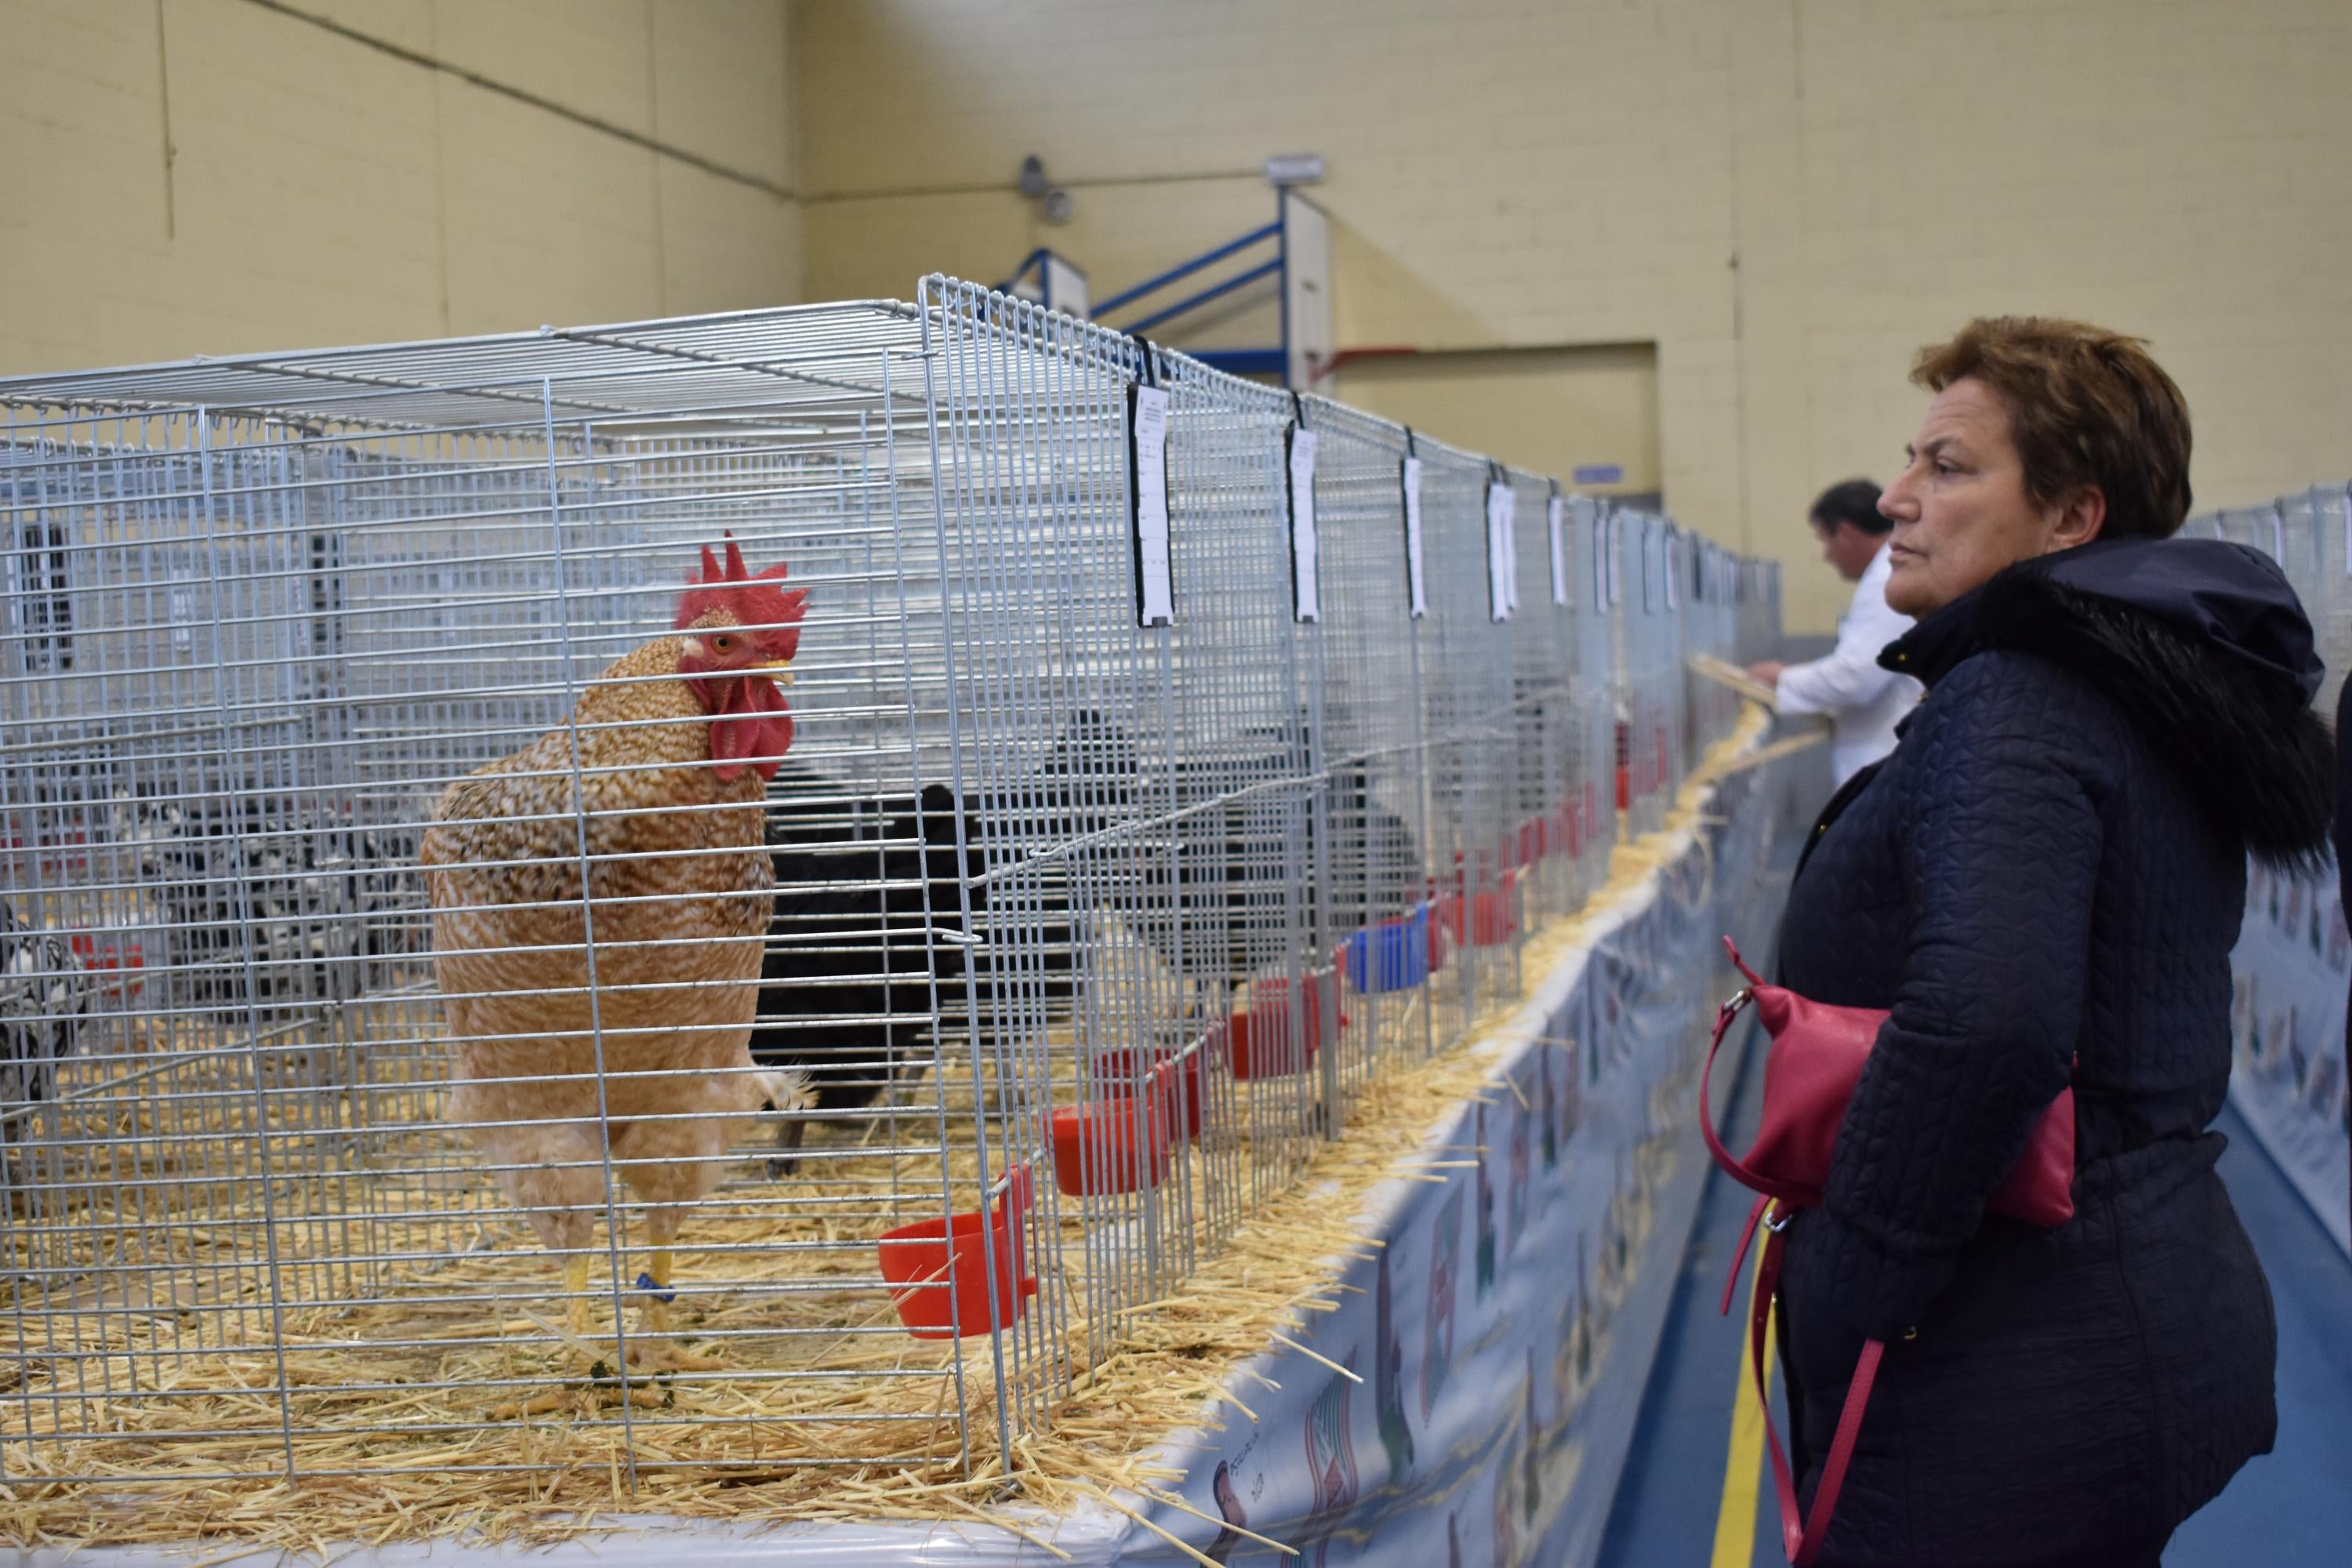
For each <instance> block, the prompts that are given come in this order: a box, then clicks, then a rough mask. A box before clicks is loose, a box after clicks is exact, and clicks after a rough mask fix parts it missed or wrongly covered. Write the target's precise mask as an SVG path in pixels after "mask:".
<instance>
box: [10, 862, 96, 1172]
mask: <svg viewBox="0 0 2352 1568" xmlns="http://www.w3.org/2000/svg"><path fill="white" fill-rule="evenodd" d="M97 989H98V987H97V984H96V983H95V981H94V980H93V979H92V977H91V975H90V973H89V970H87V969H85V968H83V967H82V963H81V961H80V960H79V959H78V958H77V957H75V956H74V952H73V948H72V945H71V944H70V943H68V942H67V941H66V940H65V938H63V937H60V936H56V935H53V934H51V933H49V932H47V931H40V930H37V928H36V927H35V926H34V925H33V923H32V922H31V921H28V920H26V918H25V917H24V916H22V915H20V914H18V913H17V912H16V910H14V909H12V908H11V907H9V905H7V904H6V903H5V902H0V1147H5V1149H6V1150H7V1151H8V1153H7V1156H6V1157H5V1159H0V1190H10V1189H14V1188H16V1186H18V1185H19V1181H18V1178H17V1175H16V1171H15V1170H14V1165H15V1160H14V1149H15V1146H16V1145H17V1144H19V1143H22V1142H25V1137H26V1131H27V1130H28V1127H29V1124H30V1121H31V1119H32V1116H33V1108H34V1107H35V1106H37V1105H38V1104H40V1103H41V1102H43V1101H44V1100H48V1099H49V1098H50V1096H51V1093H52V1091H53V1090H54V1089H55V1087H56V1083H57V1073H58V1062H59V1061H60V1060H62V1059H63V1058H67V1057H68V1056H71V1055H72V1054H73V1051H74V1047H75V1044H76V1041H77V1039H78V1037H79V1034H80V1032H81V1026H82V1023H83V1021H84V1018H85V1017H86V1016H87V1015H88V1013H89V1004H90V998H91V996H92V995H94V994H96V992H97Z"/></svg>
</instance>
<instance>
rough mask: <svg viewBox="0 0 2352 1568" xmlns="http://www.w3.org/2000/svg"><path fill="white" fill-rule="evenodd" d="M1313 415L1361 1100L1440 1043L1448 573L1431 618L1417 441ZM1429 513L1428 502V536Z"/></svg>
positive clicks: (1323, 628)
mask: <svg viewBox="0 0 2352 1568" xmlns="http://www.w3.org/2000/svg"><path fill="white" fill-rule="evenodd" d="M1299 412H1300V415H1301V416H1302V419H1303V422H1304V426H1305V428H1307V430H1309V431H1310V432H1312V433H1313V435H1314V436H1315V437H1316V447H1315V451H1314V497H1313V509H1314V515H1315V522H1316V529H1317V538H1318V567H1319V578H1320V586H1321V590H1322V592H1321V595H1320V606H1319V613H1320V615H1321V619H1320V620H1319V621H1318V622H1317V623H1316V624H1315V626H1316V629H1315V634H1314V638H1315V641H1317V642H1318V644H1319V645H1320V656H1321V659H1322V668H1323V680H1322V693H1323V708H1322V721H1321V726H1320V728H1321V731H1322V733H1323V735H1324V760H1325V764H1326V767H1327V769H1328V773H1329V775H1330V783H1329V794H1328V804H1327V807H1326V810H1327V814H1328V821H1329V825H1330V839H1329V844H1330V849H1329V853H1328V876H1329V881H1328V884H1327V885H1328V888H1329V889H1330V899H1329V908H1330V920H1329V925H1330V933H1329V934H1330V940H1331V942H1332V943H1333V952H1334V955H1335V957H1336V959H1337V962H1338V964H1339V970H1340V972H1341V973H1342V974H1343V975H1344V977H1345V987H1344V994H1345V1000H1344V1002H1343V1005H1342V1006H1341V1008H1340V1010H1339V1011H1340V1016H1342V1017H1343V1018H1346V1019H1347V1020H1348V1027H1347V1028H1346V1029H1344V1030H1343V1031H1342V1032H1341V1034H1340V1045H1341V1050H1342V1056H1341V1062H1340V1070H1341V1072H1342V1074H1343V1075H1344V1077H1345V1079H1346V1081H1347V1083H1348V1085H1349V1089H1351V1090H1352V1089H1354V1088H1355V1087H1356V1086H1357V1085H1358V1084H1360V1081H1361V1080H1363V1079H1367V1078H1369V1077H1370V1075H1371V1074H1372V1073H1373V1072H1374V1071H1376V1070H1377V1069H1378V1068H1379V1066H1380V1064H1381V1062H1382V1061H1383V1060H1385V1059H1387V1058H1391V1057H1396V1056H1402V1057H1403V1058H1420V1057H1423V1056H1426V1055H1427V1054H1428V1053H1429V1052H1430V1051H1431V1050H1433V1048H1434V1047H1435V1046H1436V1045H1437V1043H1438V1037H1437V1034H1436V1032H1435V1028H1434V1020H1433V1018H1432V1016H1431V1012H1430V998H1431V993H1430V988H1429V984H1428V982H1429V978H1430V975H1431V973H1432V971H1433V967H1435V966H1437V965H1439V964H1441V963H1442V961H1443V959H1444V946H1443V942H1444V938H1443V934H1442V931H1437V930H1436V929H1434V928H1435V921H1436V902H1435V900H1434V897H1433V891H1432V888H1431V880H1430V862H1429V858H1428V846H1429V844H1430V843H1431V833H1432V812H1433V805H1432V802H1431V799H1430V795H1429V791H1428V790H1427V788H1426V787H1425V786H1426V783H1427V773H1426V770H1425V768H1424V766H1423V761H1424V752H1425V749H1426V746H1427V743H1428V737H1429V733H1430V730H1429V713H1428V709H1427V702H1426V700H1425V697H1424V694H1423V689H1424V681H1425V679H1426V676H1427V671H1426V670H1425V668H1424V660H1425V658H1428V657H1430V656H1429V655H1427V654H1426V653H1425V651H1424V647H1423V644H1424V642H1425V641H1426V640H1428V639H1427V637H1426V636H1425V627H1426V626H1427V625H1428V622H1427V619H1426V615H1427V608H1428V605H1427V600H1428V578H1429V574H1430V572H1431V571H1432V570H1433V568H1432V566H1431V564H1430V561H1429V555H1428V552H1427V549H1426V547H1425V546H1423V548H1422V549H1421V550H1420V565H1419V567H1418V568H1417V570H1418V573H1419V575H1420V579H1421V595H1420V605H1421V612H1422V613H1421V614H1416V613H1415V609H1414V606H1415V598H1414V593H1413V580H1414V574H1415V572H1416V568H1415V567H1414V565H1413V564H1412V557H1413V548H1414V547H1413V545H1412V542H1411V541H1410V540H1409V539H1408V535H1407V523H1406V515H1405V504H1406V503H1405V486H1406V482H1407V480H1406V473H1405V462H1406V458H1408V456H1409V455H1410V453H1409V447H1411V445H1412V441H1411V437H1410V436H1409V435H1408V433H1407V432H1406V431H1405V430H1404V429H1403V428H1402V426H1396V425H1392V424H1390V423H1388V422H1387V421H1385V420H1381V419H1376V418H1373V417H1371V416H1368V415H1365V414H1362V413H1360V412H1358V411H1356V410H1354V409H1351V408H1349V407H1347V406H1346V405H1342V404H1338V403H1334V402H1331V401H1329V400H1328V399H1326V398H1321V397H1311V396H1310V397H1305V398H1302V399H1301V400H1300V405H1299ZM1415 482H1416V483H1417V479H1416V481H1415ZM1423 504H1424V503H1423V501H1422V500H1420V498H1419V496H1418V495H1416V497H1415V500H1414V507H1415V510H1416V521H1415V523H1414V526H1415V527H1416V528H1417V527H1419V526H1420V524H1419V521H1418V519H1419V516H1420V515H1421V514H1422V509H1423ZM1437 569H1440V570H1442V569H1443V568H1442V566H1441V567H1440V568H1437Z"/></svg>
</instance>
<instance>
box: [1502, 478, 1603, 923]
mask: <svg viewBox="0 0 2352 1568" xmlns="http://www.w3.org/2000/svg"><path fill="white" fill-rule="evenodd" d="M1507 484H1508V486H1509V490H1510V500H1509V501H1508V503H1507V505H1508V510H1509V514H1510V524H1511V526H1510V529H1509V538H1508V539H1507V541H1506V543H1507V546H1508V548H1509V549H1510V552H1511V561H1510V572H1509V580H1508V582H1507V584H1506V587H1505V594H1506V596H1507V599H1508V600H1509V604H1510V616H1511V702H1512V708H1513V725H1512V727H1513V729H1514V730H1516V731H1517V734H1518V738H1519V745H1518V761H1517V769H1516V779H1517V784H1516V790H1517V793H1516V798H1515V799H1514V800H1513V802H1512V816H1511V820H1510V823H1509V826H1507V829H1506V842H1505V844H1504V846H1503V847H1502V858H1503V859H1504V861H1505V863H1506V864H1507V866H1509V868H1511V875H1512V878H1513V879H1514V881H1515V882H1516V883H1517V884H1518V886H1519V889H1520V890H1521V900H1522V903H1523V907H1524V910H1525V917H1526V920H1527V921H1528V924H1530V925H1538V924H1541V923H1542V922H1543V921H1547V920H1549V919H1553V918H1555V917H1558V916H1561V915H1566V914H1571V913H1573V912H1575V910H1577V909H1578V908H1580V906H1581V905H1582V904H1583V902H1584V898H1585V894H1586V891H1587V889H1586V887H1585V884H1584V879H1583V877H1582V875H1581V870H1582V868H1581V867H1580V864H1579V861H1578V859H1577V858H1576V856H1575V855H1573V854H1572V853H1571V852H1570V849H1571V845H1570V839H1571V835H1570V830H1569V823H1570V815H1571V810H1572V808H1573V807H1574V806H1575V805H1578V804H1580V795H1581V785H1582V783H1583V780H1584V779H1585V777H1586V776H1587V770H1588V768H1589V767H1590V766H1591V764H1592V762H1593V758H1592V757H1591V756H1590V755H1588V753H1587V752H1586V750H1585V745H1586V738H1585V736H1584V734H1583V732H1582V731H1583V726H1582V725H1581V724H1580V718H1581V714H1580V710H1579V708H1578V699H1579V693H1578V690H1577V676H1578V651H1579V650H1578V632H1579V629H1580V628H1579V626H1578V617H1577V613H1576V595H1575V593H1574V584H1573V583H1572V581H1571V580H1570V564H1569V559H1568V556H1569V551H1568V540H1567V538H1566V530H1567V529H1568V526H1569V523H1568V517H1567V499H1566V498H1565V497H1564V496H1562V495H1560V493H1559V486H1558V485H1556V484H1554V483H1552V482H1551V481H1549V480H1548V479H1540V478H1537V477H1534V476H1531V475H1527V474H1521V473H1517V472H1512V473H1509V474H1508V475H1507ZM1555 501H1558V502H1559V508H1560V514H1559V518H1558V520H1557V521H1555V520H1554V518H1553V516H1552V508H1553V503H1554V502H1555ZM1555 531H1559V538H1558V541H1557V542H1558V546H1559V549H1558V553H1557V555H1555V552H1554V542H1555ZM1576 847H1581V846H1580V844H1578V845H1577V846H1576Z"/></svg>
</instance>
